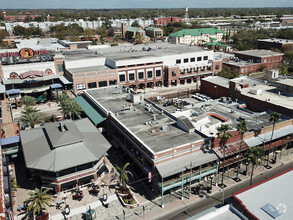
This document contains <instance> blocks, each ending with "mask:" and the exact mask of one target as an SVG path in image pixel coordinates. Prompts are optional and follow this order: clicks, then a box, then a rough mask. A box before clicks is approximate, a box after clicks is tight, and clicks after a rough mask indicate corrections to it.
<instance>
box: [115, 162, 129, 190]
mask: <svg viewBox="0 0 293 220" xmlns="http://www.w3.org/2000/svg"><path fill="white" fill-rule="evenodd" d="M129 165H130V163H126V164H124V166H123V167H122V168H121V167H119V166H118V165H115V169H116V170H117V171H118V173H119V178H120V181H121V183H122V187H123V188H124V189H125V188H126V183H128V182H129V177H128V175H129V174H130V175H131V176H133V175H132V173H131V172H130V171H128V170H126V168H127V167H128V166H129Z"/></svg>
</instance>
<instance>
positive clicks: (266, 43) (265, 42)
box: [257, 38, 293, 50]
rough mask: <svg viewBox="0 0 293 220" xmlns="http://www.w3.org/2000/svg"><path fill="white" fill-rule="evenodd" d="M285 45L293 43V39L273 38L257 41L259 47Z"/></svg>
mask: <svg viewBox="0 0 293 220" xmlns="http://www.w3.org/2000/svg"><path fill="white" fill-rule="evenodd" d="M284 45H293V40H289V39H279V38H271V39H259V40H258V41H257V49H265V50H271V49H281V48H282V47H283V46H284Z"/></svg>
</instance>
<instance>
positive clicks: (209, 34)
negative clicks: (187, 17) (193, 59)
mask: <svg viewBox="0 0 293 220" xmlns="http://www.w3.org/2000/svg"><path fill="white" fill-rule="evenodd" d="M224 35H225V32H224V31H221V30H218V29H215V28H198V29H184V30H180V31H177V32H175V33H172V34H170V36H169V38H168V41H169V43H173V44H188V45H203V44H205V43H208V42H211V41H221V40H222V39H223V36H224Z"/></svg>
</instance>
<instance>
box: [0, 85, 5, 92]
mask: <svg viewBox="0 0 293 220" xmlns="http://www.w3.org/2000/svg"><path fill="white" fill-rule="evenodd" d="M5 92H6V88H5V86H4V85H3V84H0V93H5Z"/></svg>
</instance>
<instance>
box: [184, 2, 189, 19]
mask: <svg viewBox="0 0 293 220" xmlns="http://www.w3.org/2000/svg"><path fill="white" fill-rule="evenodd" d="M188 20H189V19H188V6H185V22H188Z"/></svg>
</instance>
